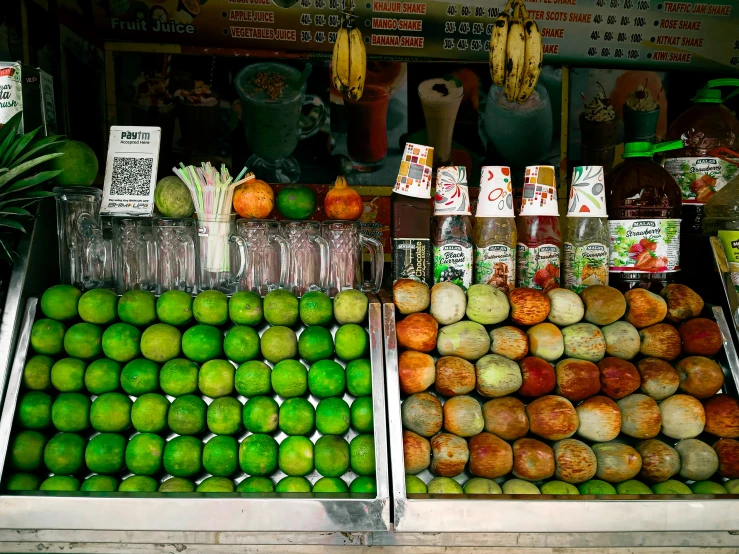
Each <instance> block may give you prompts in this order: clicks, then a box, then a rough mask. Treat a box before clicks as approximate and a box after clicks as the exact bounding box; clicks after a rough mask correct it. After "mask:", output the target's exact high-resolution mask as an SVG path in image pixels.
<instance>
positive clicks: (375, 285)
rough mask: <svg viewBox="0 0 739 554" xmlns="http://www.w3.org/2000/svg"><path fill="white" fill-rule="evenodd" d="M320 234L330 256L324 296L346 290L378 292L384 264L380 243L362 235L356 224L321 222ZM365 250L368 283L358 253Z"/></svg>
mask: <svg viewBox="0 0 739 554" xmlns="http://www.w3.org/2000/svg"><path fill="white" fill-rule="evenodd" d="M321 232H322V234H323V238H325V239H326V241H327V242H328V249H329V252H330V253H331V263H330V264H329V272H328V291H327V292H328V295H329V296H331V297H333V296H336V295H337V294H338V293H339V292H341V291H342V290H346V289H357V290H361V291H362V292H378V291H379V290H380V285H381V283H382V272H383V264H384V262H385V255H384V251H383V247H382V243H381V242H380V241H379V240H377V239H373V238H371V237H368V236H366V235H363V234H362V224H361V223H360V222H359V221H324V222H323V224H322V225H321ZM365 248H366V249H367V250H369V253H370V271H371V273H370V278H369V279H365V278H364V263H363V259H362V252H363V250H364V249H365Z"/></svg>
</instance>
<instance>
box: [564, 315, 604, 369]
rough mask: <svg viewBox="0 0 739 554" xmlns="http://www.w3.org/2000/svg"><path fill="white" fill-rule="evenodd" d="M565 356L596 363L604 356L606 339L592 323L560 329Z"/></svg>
mask: <svg viewBox="0 0 739 554" xmlns="http://www.w3.org/2000/svg"><path fill="white" fill-rule="evenodd" d="M562 337H564V343H565V356H568V357H569V358H577V359H578V360H587V361H589V362H597V361H599V360H601V359H603V356H605V355H606V339H605V338H603V333H602V332H601V330H600V329H598V328H597V327H596V326H595V325H593V324H592V323H575V324H574V325H570V326H569V327H565V328H564V329H562Z"/></svg>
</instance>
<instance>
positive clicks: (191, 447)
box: [163, 437, 203, 477]
mask: <svg viewBox="0 0 739 554" xmlns="http://www.w3.org/2000/svg"><path fill="white" fill-rule="evenodd" d="M202 456H203V443H202V442H200V439H199V438H197V437H175V438H173V439H172V440H171V441H169V442H168V443H167V445H166V446H165V447H164V459H163V461H164V470H165V471H166V472H167V473H169V474H170V475H172V476H173V477H192V476H193V475H197V474H198V473H200V472H201V471H202V469H203V467H202Z"/></svg>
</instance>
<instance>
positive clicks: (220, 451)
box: [203, 436, 239, 477]
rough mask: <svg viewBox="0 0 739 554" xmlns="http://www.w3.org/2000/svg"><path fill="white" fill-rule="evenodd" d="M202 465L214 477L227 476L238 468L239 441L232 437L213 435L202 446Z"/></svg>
mask: <svg viewBox="0 0 739 554" xmlns="http://www.w3.org/2000/svg"><path fill="white" fill-rule="evenodd" d="M203 467H204V468H205V471H207V472H208V473H210V474H211V475H215V476H216V477H229V476H230V475H233V474H234V473H235V472H236V470H237V469H238V468H239V443H238V442H236V439H235V438H233V437H225V436H220V437H213V438H212V439H210V440H209V441H208V442H207V443H206V444H205V448H203Z"/></svg>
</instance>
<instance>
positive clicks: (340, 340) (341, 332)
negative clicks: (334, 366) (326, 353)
mask: <svg viewBox="0 0 739 554" xmlns="http://www.w3.org/2000/svg"><path fill="white" fill-rule="evenodd" d="M334 340H335V341H336V355H337V356H338V357H339V358H341V359H342V360H344V361H345V362H350V361H352V360H356V359H357V358H361V357H362V356H365V355H366V354H367V344H368V338H367V331H365V330H364V329H363V328H362V327H360V326H359V325H356V324H355V323H348V324H346V325H342V326H341V327H339V328H338V329H337V330H336V337H335V339H334Z"/></svg>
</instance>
